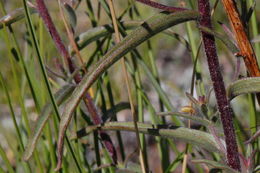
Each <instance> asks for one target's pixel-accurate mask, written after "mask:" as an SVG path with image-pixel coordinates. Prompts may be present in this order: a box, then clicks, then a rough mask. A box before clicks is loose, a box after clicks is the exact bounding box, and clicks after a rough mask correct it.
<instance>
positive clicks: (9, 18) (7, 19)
mask: <svg viewBox="0 0 260 173" xmlns="http://www.w3.org/2000/svg"><path fill="white" fill-rule="evenodd" d="M29 12H30V13H31V14H33V13H36V12H37V10H36V9H34V8H29ZM23 18H24V9H23V8H18V9H16V10H14V11H12V12H10V13H9V14H7V15H5V16H3V17H1V18H0V29H2V28H3V26H4V25H5V26H9V25H11V24H13V23H15V22H17V21H19V20H21V19H23Z"/></svg>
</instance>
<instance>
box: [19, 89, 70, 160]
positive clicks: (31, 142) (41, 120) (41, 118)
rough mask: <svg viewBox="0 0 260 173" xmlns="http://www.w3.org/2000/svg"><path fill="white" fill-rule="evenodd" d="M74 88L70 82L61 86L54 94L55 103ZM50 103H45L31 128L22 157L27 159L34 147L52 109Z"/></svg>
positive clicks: (64, 98)
mask: <svg viewBox="0 0 260 173" xmlns="http://www.w3.org/2000/svg"><path fill="white" fill-rule="evenodd" d="M74 89H75V86H74V85H72V84H69V85H65V86H63V87H62V88H61V89H60V90H59V91H57V92H56V93H55V95H54V97H55V99H56V102H57V105H60V104H62V103H63V102H64V101H65V100H66V98H67V97H68V96H69V95H70V94H71V93H72V91H73V90H74ZM52 107H53V106H52V104H51V103H49V104H46V105H45V106H44V108H43V109H42V112H41V114H40V115H39V117H38V119H37V122H36V124H35V127H34V129H33V133H32V135H31V136H30V138H29V140H28V144H27V146H26V149H25V152H24V154H23V159H24V160H28V159H29V158H30V157H31V156H32V153H33V151H34V149H35V147H36V143H37V141H38V139H39V137H40V135H41V132H42V130H43V128H44V126H45V124H46V122H47V120H48V119H49V117H50V115H51V111H52Z"/></svg>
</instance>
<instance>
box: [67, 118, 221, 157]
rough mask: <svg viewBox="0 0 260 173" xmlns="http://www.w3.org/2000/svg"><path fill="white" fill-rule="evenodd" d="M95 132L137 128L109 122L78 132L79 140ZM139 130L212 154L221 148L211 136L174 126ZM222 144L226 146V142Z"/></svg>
mask: <svg viewBox="0 0 260 173" xmlns="http://www.w3.org/2000/svg"><path fill="white" fill-rule="evenodd" d="M95 130H113V131H131V132H134V131H135V128H134V125H133V122H108V123H104V124H102V125H96V126H88V127H86V128H84V129H82V130H80V131H78V132H77V138H80V137H83V136H86V135H88V134H89V133H91V132H93V131H95ZM138 130H139V132H140V133H144V134H149V135H153V136H160V137H166V138H175V139H179V140H182V141H185V142H188V143H190V144H194V145H197V146H200V147H203V148H205V149H207V150H209V151H211V152H212V151H213V152H219V146H218V144H217V143H216V141H215V138H214V137H213V136H212V135H211V134H209V133H206V132H203V131H200V130H195V129H190V128H186V127H180V126H173V125H163V124H161V125H154V124H146V123H138ZM72 138H75V136H73V137H72ZM222 142H223V144H224V141H222Z"/></svg>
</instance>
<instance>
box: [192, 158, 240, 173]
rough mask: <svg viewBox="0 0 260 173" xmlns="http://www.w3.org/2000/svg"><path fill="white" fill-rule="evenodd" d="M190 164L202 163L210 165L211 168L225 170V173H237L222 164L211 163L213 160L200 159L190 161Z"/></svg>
mask: <svg viewBox="0 0 260 173" xmlns="http://www.w3.org/2000/svg"><path fill="white" fill-rule="evenodd" d="M192 162H194V163H204V164H207V165H210V166H211V167H213V168H218V169H222V170H225V171H226V172H229V173H238V171H236V170H234V169H232V168H230V167H229V166H227V165H225V164H223V163H219V162H216V161H213V160H206V159H201V160H192Z"/></svg>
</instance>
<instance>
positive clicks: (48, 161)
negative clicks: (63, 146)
mask: <svg viewBox="0 0 260 173" xmlns="http://www.w3.org/2000/svg"><path fill="white" fill-rule="evenodd" d="M66 1H68V2H70V1H69V0H66ZM0 2H1V11H0V14H1V17H4V16H6V15H8V14H11V13H14V12H15V11H17V10H18V9H19V8H23V2H22V1H21V0H11V1H10V0H0ZM45 2H46V5H47V7H48V10H49V12H50V14H51V16H52V19H53V20H54V23H55V26H56V28H57V29H58V31H59V33H60V35H61V37H62V39H63V42H64V43H65V45H66V46H68V47H69V45H70V42H69V39H68V36H67V33H66V30H65V27H64V23H63V21H62V19H61V15H60V10H59V5H58V2H57V1H55V0H45ZM75 2H76V0H75ZM87 2H89V3H90V4H91V5H92V8H93V11H94V14H91V8H90V6H87V5H86V4H87ZM99 2H101V1H97V0H86V1H85V0H82V2H81V3H80V5H79V6H78V7H77V8H76V10H75V13H76V16H77V25H76V27H75V28H74V29H75V30H74V31H75V37H77V36H78V35H80V34H81V33H83V32H86V31H87V30H89V29H91V28H93V19H95V20H96V25H97V26H102V25H105V24H111V23H112V22H111V19H110V17H109V16H108V15H107V13H106V12H105V10H104V8H103V6H102V5H101V4H100V3H99ZM156 2H160V3H162V4H165V5H169V6H179V7H180V6H183V5H184V6H185V7H187V8H189V9H192V8H193V9H197V4H196V1H192V0H175V1H174V0H172V1H169V0H160V1H159V0H158V1H156ZM210 2H211V3H212V4H211V5H212V7H213V5H214V4H217V5H216V7H215V9H214V10H215V11H214V14H213V16H212V19H213V26H214V29H215V30H216V31H218V32H220V33H226V31H225V30H224V28H223V27H222V26H221V25H220V24H219V22H221V23H223V24H225V25H226V26H227V27H229V22H228V19H227V17H226V14H225V12H224V10H223V6H222V4H221V2H218V0H211V1H210ZM217 2H218V3H217ZM31 3H32V4H35V2H34V1H31ZM76 3H77V2H76ZM237 3H238V7H239V10H240V12H241V14H243V15H244V16H245V14H244V13H245V11H247V12H248V10H249V8H250V7H251V5H252V3H253V0H248V1H246V0H237ZM114 4H115V9H116V14H117V16H122V18H120V20H121V21H132V20H135V21H136V20H138V21H143V20H146V19H148V18H149V17H151V16H153V15H154V14H156V13H158V11H159V10H157V9H152V8H151V7H148V6H145V5H143V4H140V3H137V2H135V4H134V0H114ZM245 5H246V6H245ZM134 7H135V8H134ZM92 15H94V16H92ZM250 19H251V21H250V22H251V23H248V25H247V26H248V34H249V35H250V38H251V39H252V40H253V45H254V47H255V48H256V49H255V51H256V53H257V56H258V58H260V49H259V46H260V43H259V40H260V38H259V36H260V35H259V33H258V32H257V31H255V30H256V29H258V30H259V29H260V6H259V5H256V6H255V9H254V15H253V17H251V18H250ZM0 20H3V18H1V19H0ZM91 20H92V23H91ZM252 20H255V21H256V25H252ZM32 21H33V24H34V27H35V31H36V35H37V37H38V43H39V46H40V52H41V53H42V55H43V57H44V59H43V61H44V64H45V67H46V69H47V72H48V75H49V81H50V83H51V86H52V92H53V93H55V92H56V91H57V90H58V89H59V88H60V87H61V86H63V85H64V84H66V83H67V81H66V80H65V81H64V80H63V79H61V78H59V77H58V76H57V75H56V74H54V73H57V74H61V75H64V74H63V72H62V71H61V70H60V69H59V66H60V65H64V63H62V61H61V57H60V56H61V55H60V54H59V53H58V51H57V49H56V47H55V45H54V43H53V40H52V38H51V37H50V34H49V33H48V31H47V30H46V28H45V26H44V24H43V22H42V20H41V18H40V17H39V15H38V14H37V13H34V14H32ZM11 27H12V29H11V28H8V27H2V28H1V30H0V72H1V76H2V82H1V85H0V93H1V94H0V147H1V148H0V153H2V154H1V157H0V167H1V169H0V171H1V172H11V171H12V170H13V171H15V172H53V169H54V167H55V165H53V163H55V161H54V160H55V158H52V156H51V154H50V150H52V149H53V147H55V146H56V140H57V129H56V128H57V120H55V118H54V116H52V117H51V119H50V121H49V123H48V126H46V128H45V129H44V135H43V136H42V137H41V139H40V142H39V144H38V147H37V154H36V155H34V157H33V158H32V159H31V160H30V161H29V162H24V161H22V159H21V156H22V153H23V150H24V149H23V148H22V146H25V145H26V143H27V140H28V136H29V135H30V133H31V130H30V129H31V128H32V127H33V124H34V123H35V120H36V119H37V117H38V116H39V114H40V112H41V110H42V109H43V106H44V105H45V104H46V103H47V102H50V101H49V100H50V98H49V95H48V91H47V89H46V86H45V81H44V79H43V76H42V74H41V71H40V66H39V62H38V60H37V58H36V56H37V55H36V52H35V48H34V45H33V43H32V40H31V37H30V34H29V31H28V28H27V27H28V25H27V23H26V19H25V18H23V19H21V20H19V21H17V22H15V23H13V24H12V25H11ZM171 29H172V31H173V32H174V34H173V35H172V36H169V35H166V34H157V35H156V36H154V37H153V38H151V39H150V40H149V43H148V42H145V43H143V44H142V45H140V46H139V47H138V48H137V49H138V51H139V53H140V54H141V56H142V59H143V61H144V62H146V63H147V65H148V67H149V68H150V69H151V71H153V70H154V69H153V67H152V63H155V65H156V70H157V71H158V76H157V79H159V81H160V86H161V88H162V90H163V91H164V92H165V93H166V95H167V96H168V98H169V100H170V102H171V103H172V105H173V107H174V109H175V110H174V111H178V110H180V109H181V108H182V107H184V106H187V105H189V104H190V100H189V99H188V98H187V97H186V95H185V92H190V90H191V82H192V72H193V68H194V63H193V62H194V61H193V59H194V57H195V56H196V54H197V50H199V53H198V59H199V60H198V61H199V63H198V64H199V69H200V71H201V75H202V78H203V84H202V85H203V87H202V88H203V89H204V90H199V89H198V88H197V90H195V91H194V92H195V93H194V97H195V98H198V96H202V95H207V94H208V93H209V92H210V90H211V89H212V83H211V81H210V78H209V72H208V68H207V62H206V59H205V56H204V52H203V48H201V49H199V46H200V43H201V38H200V34H199V30H198V28H197V23H196V22H194V21H193V22H188V23H184V24H180V25H178V26H174V27H173V28H171ZM127 32H131V31H127ZM113 38H114V37H113V36H111V35H109V36H107V37H106V40H105V44H104V45H103V46H101V47H99V48H98V46H97V45H98V44H97V42H92V43H91V44H89V45H88V46H86V47H84V48H83V49H82V50H81V51H80V53H81V55H82V57H83V59H84V62H89V60H90V57H94V59H93V62H96V61H97V60H98V59H99V58H101V57H102V55H103V54H104V53H105V52H106V51H107V49H110V47H111V46H113V45H114V44H115V43H114V41H113ZM102 39H103V38H101V39H100V41H103V40H102ZM16 41H17V44H16ZM17 46H18V47H19V48H18V47H17ZM217 46H218V47H217V50H218V55H219V60H220V64H221V68H222V69H221V70H222V74H223V76H224V81H225V84H226V86H228V85H229V84H231V83H232V82H233V81H234V80H236V70H237V68H238V66H237V59H236V58H235V56H234V55H233V54H232V52H231V51H230V50H228V48H227V47H225V46H224V45H223V44H222V43H221V42H220V41H219V40H217ZM97 48H98V50H101V51H96V52H95V50H96V49H97ZM19 54H20V55H19ZM21 57H22V58H23V61H24V66H23V63H22V60H21V59H20V58H21ZM130 58H131V56H130V54H128V55H127V59H128V61H129V66H130V67H133V66H132V63H130ZM153 60H154V61H153ZM258 62H259V61H258ZM77 63H78V65H79V66H80V64H79V62H77ZM139 68H140V67H139ZM24 69H26V70H27V72H28V75H29V76H27V77H26V73H25V70H24ZM140 69H141V70H140ZM140 69H139V70H138V72H139V73H140V78H141V81H142V84H141V85H142V86H141V89H142V92H143V93H145V94H146V95H147V98H148V99H149V102H150V103H151V105H152V109H153V110H154V111H155V112H160V111H163V110H165V109H162V108H160V100H159V99H158V92H157V91H156V90H155V88H154V87H153V85H152V84H151V82H150V80H149V78H148V77H147V75H146V74H145V73H144V72H143V70H142V68H140ZM65 70H66V68H65ZM128 70H129V71H130V74H131V78H132V79H131V86H132V87H133V90H132V95H133V96H134V98H135V99H134V103H135V105H137V99H136V88H135V87H136V81H135V78H134V75H133V73H131V70H130V68H128ZM239 72H240V73H239V75H241V76H246V70H245V68H244V64H243V62H242V63H241V68H240V71H239ZM108 74H109V75H108V76H109V78H108V80H109V81H110V84H111V86H112V90H113V97H114V102H115V103H116V104H117V103H121V102H128V96H127V92H126V85H125V83H124V75H123V73H122V68H121V65H120V64H119V63H117V64H116V65H114V66H113V67H112V68H110V69H109V71H108ZM154 75H157V74H156V72H155V73H154ZM28 77H29V78H30V81H31V85H32V86H30V84H29V82H28ZM105 80H107V78H105V76H103V78H102V80H100V81H99V82H97V83H95V85H94V86H93V90H94V99H95V101H96V103H97V106H98V107H99V108H100V110H102V111H103V108H104V106H105V105H107V107H106V108H105V109H109V108H111V103H110V102H109V99H108V95H107V94H108V93H107V91H105V88H106V85H105V83H106V81H105ZM196 82H201V81H196ZM5 88H6V90H5ZM32 90H33V91H34V94H35V96H33V94H32ZM7 93H8V94H9V99H8V97H7ZM102 97H104V98H105V99H104V100H103V98H102ZM102 101H105V102H102ZM36 102H37V104H38V105H36ZM143 103H144V101H143ZM144 105H145V106H144V108H143V113H144V115H143V119H144V121H145V122H151V121H152V118H151V116H150V114H151V109H150V108H149V105H148V104H147V103H144ZM151 105H150V106H151ZM208 107H209V108H210V111H211V112H212V113H215V112H216V102H215V98H214V94H212V97H210V100H209V102H208ZM232 107H233V109H234V112H235V117H236V130H237V131H236V133H237V135H238V141H239V145H240V151H241V152H242V153H246V148H245V146H244V144H243V142H244V141H246V140H247V139H248V138H249V137H250V136H251V135H252V133H253V132H255V131H256V126H255V125H257V124H259V120H258V122H257V120H254V121H253V122H252V119H250V118H249V117H250V115H249V114H252V113H253V114H254V117H257V115H259V108H258V106H257V107H255V104H254V99H252V96H251V95H244V96H239V97H238V98H236V99H234V100H233V101H232ZM61 110H62V109H61ZM255 111H256V112H255ZM76 114H77V115H78V116H76V117H75V118H74V120H73V121H74V122H73V125H72V126H71V128H70V130H71V132H75V131H76V130H79V129H80V128H82V127H85V126H86V122H85V120H84V119H83V118H82V116H80V114H81V112H80V110H78V111H77V113H76ZM12 116H13V117H15V119H16V122H17V128H18V131H19V132H20V137H21V141H19V140H18V138H19V137H18V136H19V135H18V134H17V129H16V127H15V125H14V119H13V118H12ZM117 119H118V121H132V116H131V111H130V110H129V109H126V110H123V111H121V112H119V113H118V114H117ZM166 121H167V122H171V118H168V117H167V118H166ZM183 121H184V122H186V121H187V120H185V119H184V120H183ZM242 129H243V132H241V130H242ZM219 130H220V133H221V129H219ZM109 134H111V137H112V139H113V141H114V143H115V146H116V148H117V151H118V153H119V148H118V142H117V140H116V135H115V133H114V132H111V133H109ZM48 135H51V136H48ZM121 135H122V138H123V141H124V147H125V155H126V156H128V157H129V160H130V161H129V165H131V164H133V165H134V166H133V167H138V166H137V165H138V163H139V162H138V156H137V154H133V153H134V151H135V149H136V142H135V139H136V138H135V135H134V133H129V132H122V133H121ZM20 142H22V144H23V145H21V143H20ZM50 142H51V143H52V144H51V145H53V146H52V147H51V145H50ZM146 143H147V155H148V164H149V168H150V170H151V171H153V172H163V170H164V172H165V171H166V168H162V164H161V162H160V154H159V151H158V148H157V145H156V143H157V138H155V137H152V136H146ZM174 143H175V144H176V145H175V146H171V147H169V148H171V149H169V158H170V159H169V163H173V161H176V165H174V166H173V167H171V168H170V169H169V170H171V171H173V172H174V171H175V172H179V171H180V170H181V162H182V161H181V160H182V159H180V160H175V159H176V158H177V156H178V152H176V151H179V152H183V151H184V150H185V146H186V145H185V143H184V142H180V141H174ZM170 145H171V144H170ZM72 146H73V147H74V149H75V153H77V154H78V159H79V160H80V161H79V162H81V164H82V165H83V166H82V168H83V170H84V171H83V172H85V171H86V170H88V169H87V168H86V167H88V166H89V167H90V168H91V169H92V170H94V168H95V169H96V168H97V165H96V162H95V152H94V151H93V150H94V149H93V148H94V144H93V138H83V139H82V140H80V141H77V140H76V141H73V142H72ZM52 152H53V151H52ZM194 152H195V151H194ZM65 153H66V159H65V160H64V162H65V164H64V165H67V166H65V168H64V169H63V171H64V172H78V170H77V169H76V166H75V164H74V163H73V161H72V159H71V156H70V155H69V154H68V151H67V150H66V151H65ZM131 154H132V155H133V156H132V155H131ZM192 154H194V153H193V151H191V155H192ZM118 155H120V154H118ZM195 155H198V153H197V152H195ZM202 155H203V154H202ZM4 156H6V158H3V157H4ZM206 157H210V156H209V155H207V156H206ZM6 159H7V160H6ZM52 159H54V160H52ZM258 159H259V158H258ZM119 161H122V158H121V157H120V159H119ZM86 162H88V163H86ZM102 163H103V164H105V163H106V161H102ZM122 164H123V162H122ZM9 166H11V168H10V167H9ZM168 166H169V165H168ZM129 167H130V166H129ZM102 171H104V172H107V171H109V170H107V169H105V168H104V169H102ZM204 171H205V168H204V167H203V166H201V167H198V166H194V164H191V163H189V164H188V169H187V172H204ZM136 172H138V171H136Z"/></svg>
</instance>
